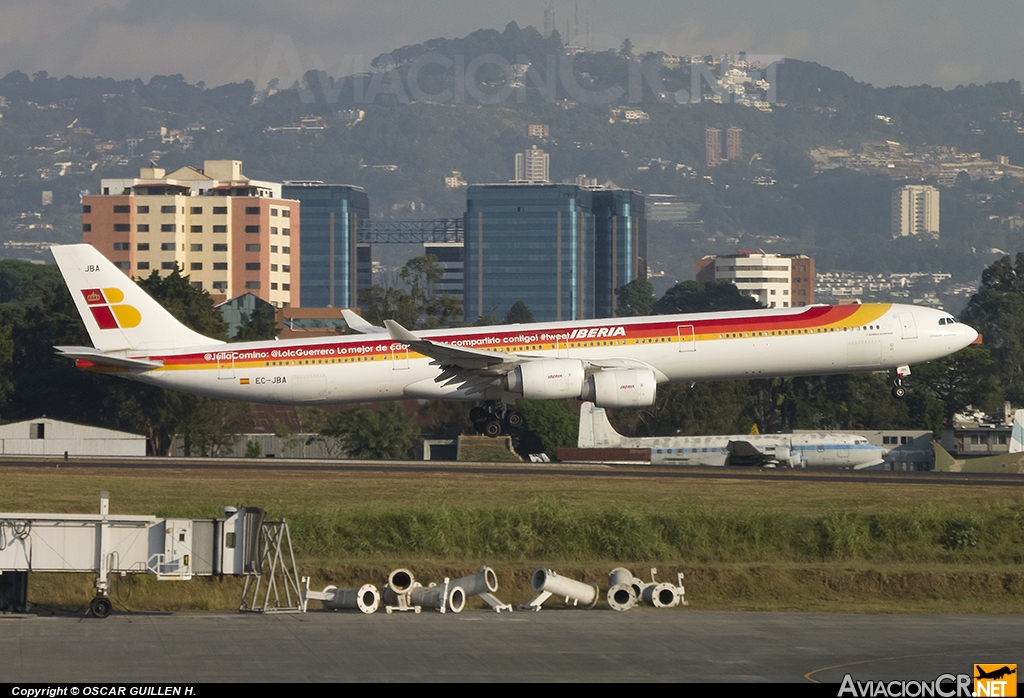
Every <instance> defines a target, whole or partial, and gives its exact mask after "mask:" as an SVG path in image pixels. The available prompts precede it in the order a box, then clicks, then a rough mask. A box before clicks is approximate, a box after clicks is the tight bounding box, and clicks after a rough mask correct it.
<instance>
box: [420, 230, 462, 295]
mask: <svg viewBox="0 0 1024 698" xmlns="http://www.w3.org/2000/svg"><path fill="white" fill-rule="evenodd" d="M423 254H424V255H430V254H432V255H434V256H435V257H437V263H438V264H439V265H441V268H442V269H443V270H444V275H443V276H442V277H441V280H440V281H438V282H437V283H435V284H434V291H435V292H437V293H447V294H448V295H451V296H455V297H456V298H458V299H459V300H460V301H461V300H462V297H463V294H464V293H465V290H466V273H465V271H466V270H465V266H466V249H465V244H464V243H461V242H425V243H423Z"/></svg>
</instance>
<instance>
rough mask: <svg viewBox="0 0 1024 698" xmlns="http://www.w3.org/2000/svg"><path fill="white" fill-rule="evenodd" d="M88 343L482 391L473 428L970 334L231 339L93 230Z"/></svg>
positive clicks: (946, 318)
mask: <svg viewBox="0 0 1024 698" xmlns="http://www.w3.org/2000/svg"><path fill="white" fill-rule="evenodd" d="M50 249H51V252H52V253H53V256H54V258H55V259H56V261H57V264H58V266H59V267H60V272H61V274H62V275H63V277H64V281H65V283H66V284H67V286H68V289H69V291H70V292H71V296H72V297H73V299H74V302H75V306H76V307H77V309H78V312H79V313H80V314H81V316H82V321H83V322H84V323H85V327H86V329H87V330H88V333H89V338H90V339H91V341H92V344H93V346H92V347H55V349H56V350H57V352H58V353H59V354H61V355H63V356H66V357H69V358H71V359H74V360H75V362H76V365H77V366H78V367H80V368H83V369H88V370H92V371H100V372H105V373H113V374H116V375H119V376H121V377H124V378H129V379H132V380H137V381H140V382H143V383H149V384H152V385H157V386H162V387H165V388H171V389H175V390H181V391H185V392H192V393H198V394H202V395H209V396H213V397H219V398H228V399H233V400H245V401H250V402H267V403H282V404H293V405H318V404H325V403H343V402H351V403H354V402H370V401H377V400H399V399H404V398H419V399H450V400H471V401H476V402H482V403H483V405H482V406H480V405H478V406H476V407H474V408H473V410H472V411H471V413H470V416H471V417H472V419H473V422H474V424H475V425H476V428H477V430H478V431H479V432H480V433H483V434H486V435H488V436H498V435H500V434H501V433H503V431H505V430H506V429H507V428H508V427H516V426H519V425H520V424H522V420H523V418H522V414H521V413H520V412H518V411H517V410H516V409H515V402H516V400H518V399H519V398H526V399H540V400H543V399H566V398H579V399H582V400H590V401H593V402H595V403H596V404H597V405H599V406H601V407H644V406H648V405H651V404H653V403H654V398H655V394H656V391H657V386H658V384H659V383H665V382H668V381H691V382H693V381H704V380H724V379H737V378H763V377H768V376H796V375H822V374H830V373H850V372H856V371H879V370H886V369H893V368H895V369H896V379H895V386H894V388H893V392H894V394H895V395H897V396H899V397H901V396H902V395H903V394H904V393H905V391H906V389H905V388H904V387H903V378H904V377H905V376H906V375H909V373H910V365H911V364H917V363H921V362H924V361H931V360H934V359H938V358H941V357H943V356H946V355H948V354H952V353H953V352H955V351H959V350H960V349H962V348H964V347H965V346H967V345H968V344H971V343H972V342H973V341H975V339H976V338H977V336H978V333H977V332H975V331H974V330H973V329H971V328H970V327H968V326H967V325H964V324H961V323H959V322H957V321H956V320H955V319H954V318H953V316H952V315H950V314H949V313H946V312H943V311H940V310H933V309H930V308H920V307H916V306H908V305H895V304H889V303H879V304H865V305H841V306H825V305H812V306H806V307H800V308H772V309H767V310H744V311H731V312H715V313H695V314H689V315H661V316H653V317H629V318H606V319H598V320H566V321H560V322H543V323H530V324H523V325H501V326H492V327H463V328H458V329H442V330H429V331H422V332H416V333H414V332H410V331H409V330H407V329H405V328H404V327H402V326H401V325H399V324H398V323H397V322H394V321H392V320H385V323H384V324H385V327H375V326H372V325H370V323H368V322H366V321H365V320H362V319H361V318H359V317H358V316H357V315H355V314H354V313H351V312H348V313H346V315H345V317H346V319H347V320H348V323H349V326H350V327H351V328H352V329H354V330H356V331H358V332H360V333H361V335H351V336H338V337H329V338H328V337H316V338H308V339H295V340H287V341H280V340H270V341H260V342H238V343H232V344H226V343H224V342H221V341H219V340H215V339H211V338H209V337H204V336H203V335H201V334H199V333H197V332H194V331H193V330H190V329H189V328H187V327H185V326H184V325H183V324H181V323H180V322H178V320H176V319H175V318H174V317H173V316H171V314H170V313H168V312H167V311H166V310H165V309H164V308H163V307H161V306H160V304H159V303H157V302H156V301H155V300H153V299H152V298H151V297H150V296H148V295H147V294H146V293H145V292H144V291H143V290H142V289H141V288H139V286H138V285H136V284H135V283H134V282H133V281H132V280H131V279H130V278H128V277H127V276H126V275H125V274H124V273H123V272H122V271H121V270H120V269H118V268H117V267H115V266H114V265H113V263H111V262H110V261H108V260H107V259H106V258H105V257H104V256H103V255H101V254H100V253H99V252H98V251H97V250H96V249H94V248H93V247H92V246H91V245H86V244H80V245H58V246H54V247H51V248H50Z"/></svg>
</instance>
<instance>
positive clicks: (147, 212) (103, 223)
mask: <svg viewBox="0 0 1024 698" xmlns="http://www.w3.org/2000/svg"><path fill="white" fill-rule="evenodd" d="M100 187H101V189H100V190H101V192H102V193H101V194H98V195H87V196H84V197H83V198H82V241H83V242H87V243H90V244H92V245H93V246H94V247H96V249H98V250H99V251H100V252H101V253H102V254H103V255H104V256H106V257H107V258H108V259H109V260H110V261H112V262H113V263H114V264H115V266H117V267H118V268H119V269H121V270H122V271H124V273H125V274H127V275H129V276H149V274H150V273H151V272H152V271H154V270H155V271H157V272H158V273H160V274H161V275H165V274H169V273H170V272H171V271H173V270H174V269H175V268H177V269H180V270H181V272H182V274H185V275H187V276H188V277H189V279H190V281H191V283H192V285H193V286H195V287H197V288H202V289H204V290H206V291H208V292H209V293H210V295H212V296H213V297H214V299H215V300H217V301H224V300H226V299H228V298H232V297H235V296H239V295H242V294H243V293H246V292H250V293H252V294H254V295H255V296H257V297H259V298H262V299H263V300H265V301H267V302H269V303H271V304H273V305H275V306H277V307H289V306H298V305H299V301H300V297H301V294H300V278H301V277H300V271H299V270H300V265H299V256H300V244H299V202H298V201H295V200H292V199H286V198H284V197H283V196H282V193H281V185H280V184H279V183H277V182H264V181H258V180H254V179H249V178H248V177H246V176H244V175H243V174H242V163H241V161H240V160H207V161H206V162H204V163H203V168H202V169H197V168H195V167H182V168H180V169H178V170H175V171H174V172H172V173H170V174H166V173H165V171H164V170H163V169H162V168H159V167H145V168H142V170H141V171H140V172H139V176H138V177H135V178H111V179H103V180H101V182H100Z"/></svg>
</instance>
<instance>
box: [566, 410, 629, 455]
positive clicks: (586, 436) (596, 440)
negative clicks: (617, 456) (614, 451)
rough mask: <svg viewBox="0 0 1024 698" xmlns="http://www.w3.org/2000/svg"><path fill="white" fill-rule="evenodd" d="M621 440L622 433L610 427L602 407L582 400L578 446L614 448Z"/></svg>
mask: <svg viewBox="0 0 1024 698" xmlns="http://www.w3.org/2000/svg"><path fill="white" fill-rule="evenodd" d="M622 441H623V437H622V434H619V433H618V432H617V431H615V429H613V428H612V425H611V422H609V421H608V414H607V413H606V412H605V411H604V408H603V407H597V406H595V405H594V403H592V402H584V403H583V405H582V406H581V407H580V435H579V439H578V440H577V446H578V447H579V448H615V447H616V446H619V445H620V444H621V443H622Z"/></svg>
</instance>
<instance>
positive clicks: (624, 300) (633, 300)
mask: <svg viewBox="0 0 1024 698" xmlns="http://www.w3.org/2000/svg"><path fill="white" fill-rule="evenodd" d="M615 299H616V300H617V301H618V304H617V307H616V309H615V314H616V315H617V316H619V317H636V316H640V315H651V314H652V313H653V312H654V286H652V285H651V282H650V281H648V280H647V279H641V278H636V279H633V280H632V281H630V282H629V283H628V284H625V285H624V286H619V287H618V288H617V289H615Z"/></svg>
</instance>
